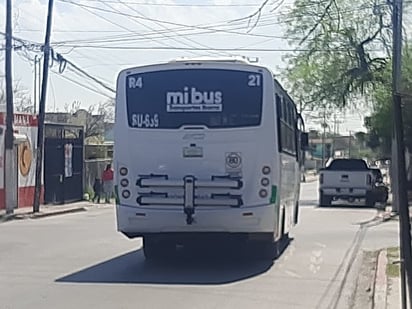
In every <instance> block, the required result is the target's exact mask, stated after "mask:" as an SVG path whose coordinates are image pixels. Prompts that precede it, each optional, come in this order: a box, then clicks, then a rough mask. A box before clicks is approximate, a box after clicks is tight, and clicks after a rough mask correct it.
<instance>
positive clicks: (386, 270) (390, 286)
mask: <svg viewBox="0 0 412 309" xmlns="http://www.w3.org/2000/svg"><path fill="white" fill-rule="evenodd" d="M398 261H399V248H387V249H383V250H381V251H380V252H379V256H378V260H377V267H376V275H375V283H374V289H373V290H374V293H373V306H372V307H373V308H374V309H378V308H382V309H386V308H387V309H391V308H400V307H401V306H400V277H399V264H398V263H397V262H398Z"/></svg>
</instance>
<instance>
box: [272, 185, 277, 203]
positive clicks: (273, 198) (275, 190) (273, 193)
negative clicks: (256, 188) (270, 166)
mask: <svg viewBox="0 0 412 309" xmlns="http://www.w3.org/2000/svg"><path fill="white" fill-rule="evenodd" d="M277 191H278V188H277V187H276V186H272V193H271V195H270V203H271V204H274V203H276V195H277Z"/></svg>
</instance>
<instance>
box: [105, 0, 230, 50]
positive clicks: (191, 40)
mask: <svg viewBox="0 0 412 309" xmlns="http://www.w3.org/2000/svg"><path fill="white" fill-rule="evenodd" d="M99 1H100V2H103V0H99ZM119 2H120V3H121V4H123V5H124V6H126V7H127V8H129V9H131V10H132V11H134V12H136V13H137V14H139V15H140V16H142V17H144V18H147V16H146V15H144V14H143V13H140V12H139V11H138V10H136V9H135V8H133V7H132V6H130V5H128V4H126V3H125V2H124V1H122V0H119ZM155 23H156V24H157V25H159V26H160V27H162V28H163V29H165V31H170V29H168V28H167V27H165V26H164V25H163V24H162V23H160V22H155ZM145 27H148V26H145ZM149 28H150V27H149ZM150 29H152V30H153V28H150ZM165 37H167V38H170V36H168V35H165ZM172 39H173V37H172ZM182 39H184V40H187V41H189V42H192V43H194V44H196V45H198V46H201V47H206V48H210V47H209V46H207V45H204V44H202V43H199V42H197V41H195V40H193V39H190V38H186V37H184V36H183V37H182ZM174 40H175V41H177V40H176V39H174ZM177 42H178V41H177ZM183 44H184V45H186V46H190V45H189V44H186V43H184V42H183ZM217 54H218V55H219V54H220V55H221V54H222V53H217Z"/></svg>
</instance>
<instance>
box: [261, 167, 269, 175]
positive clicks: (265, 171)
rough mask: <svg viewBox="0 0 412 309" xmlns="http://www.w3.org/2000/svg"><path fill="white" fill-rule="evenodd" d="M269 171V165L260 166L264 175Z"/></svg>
mask: <svg viewBox="0 0 412 309" xmlns="http://www.w3.org/2000/svg"><path fill="white" fill-rule="evenodd" d="M270 172H271V170H270V167H269V166H264V167H263V168H262V173H263V174H264V175H269V174H270Z"/></svg>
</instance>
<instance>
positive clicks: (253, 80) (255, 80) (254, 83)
mask: <svg viewBox="0 0 412 309" xmlns="http://www.w3.org/2000/svg"><path fill="white" fill-rule="evenodd" d="M248 86H250V87H259V86H260V75H257V74H256V75H254V74H251V75H249V81H248Z"/></svg>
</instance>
